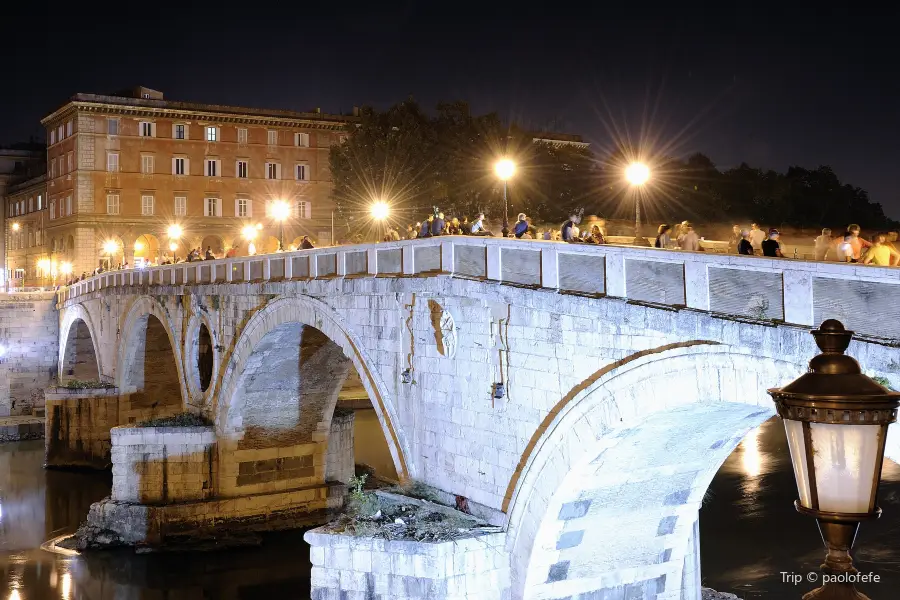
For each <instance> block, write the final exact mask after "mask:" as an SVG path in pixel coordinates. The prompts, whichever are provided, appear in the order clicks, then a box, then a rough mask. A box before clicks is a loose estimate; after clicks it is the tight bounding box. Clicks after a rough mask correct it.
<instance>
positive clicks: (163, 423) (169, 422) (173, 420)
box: [135, 413, 212, 427]
mask: <svg viewBox="0 0 900 600" xmlns="http://www.w3.org/2000/svg"><path fill="white" fill-rule="evenodd" d="M210 425H212V423H211V422H210V421H209V419H207V418H206V417H204V416H203V415H198V414H195V413H181V414H177V415H170V416H168V417H158V418H156V419H150V420H148V421H142V422H140V423H137V424H136V425H135V426H136V427H208V426H210Z"/></svg>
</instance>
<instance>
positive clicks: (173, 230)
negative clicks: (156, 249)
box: [160, 223, 187, 262]
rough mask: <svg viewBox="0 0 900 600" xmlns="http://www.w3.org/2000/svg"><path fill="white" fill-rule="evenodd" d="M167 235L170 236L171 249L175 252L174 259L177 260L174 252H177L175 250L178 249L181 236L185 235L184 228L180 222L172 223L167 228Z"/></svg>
mask: <svg viewBox="0 0 900 600" xmlns="http://www.w3.org/2000/svg"><path fill="white" fill-rule="evenodd" d="M166 235H168V236H169V250H171V251H172V254H173V257H172V261H173V262H174V260H175V257H174V254H175V251H176V250H177V249H178V244H179V242H180V241H181V236H183V235H184V229H182V228H181V225H179V224H178V223H172V224H171V225H169V227H168V228H167V229H166ZM160 258H162V256H160ZM185 258H187V257H185ZM160 262H161V261H160Z"/></svg>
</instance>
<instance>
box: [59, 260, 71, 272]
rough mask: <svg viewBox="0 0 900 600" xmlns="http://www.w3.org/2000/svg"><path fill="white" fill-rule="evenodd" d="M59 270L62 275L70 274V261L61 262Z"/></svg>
mask: <svg viewBox="0 0 900 600" xmlns="http://www.w3.org/2000/svg"><path fill="white" fill-rule="evenodd" d="M59 271H60V272H61V273H62V274H63V275H71V274H72V263H70V262H64V263H63V264H61V265H60V266H59Z"/></svg>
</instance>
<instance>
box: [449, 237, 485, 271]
mask: <svg viewBox="0 0 900 600" xmlns="http://www.w3.org/2000/svg"><path fill="white" fill-rule="evenodd" d="M453 270H454V272H456V273H457V274H459V275H463V276H466V277H478V278H485V277H487V253H486V248H485V247H484V246H470V245H463V244H460V245H458V246H455V247H454V249H453Z"/></svg>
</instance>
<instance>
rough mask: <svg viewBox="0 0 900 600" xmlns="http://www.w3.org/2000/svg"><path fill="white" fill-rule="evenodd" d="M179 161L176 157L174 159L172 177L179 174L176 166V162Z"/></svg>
mask: <svg viewBox="0 0 900 600" xmlns="http://www.w3.org/2000/svg"><path fill="white" fill-rule="evenodd" d="M173 127H174V125H173ZM177 160H178V159H177V158H175V157H174V156H173V157H172V175H177V174H178V169H177V168H176V166H175V162H176V161H177Z"/></svg>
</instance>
